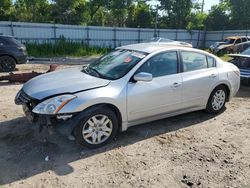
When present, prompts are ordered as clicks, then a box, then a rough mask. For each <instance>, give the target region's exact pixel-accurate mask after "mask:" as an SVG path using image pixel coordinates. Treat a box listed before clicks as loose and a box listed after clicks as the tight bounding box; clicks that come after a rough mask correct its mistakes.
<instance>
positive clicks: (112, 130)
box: [74, 107, 118, 149]
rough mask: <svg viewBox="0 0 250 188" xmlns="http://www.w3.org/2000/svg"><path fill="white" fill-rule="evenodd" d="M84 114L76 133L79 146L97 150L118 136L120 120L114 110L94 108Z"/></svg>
mask: <svg viewBox="0 0 250 188" xmlns="http://www.w3.org/2000/svg"><path fill="white" fill-rule="evenodd" d="M82 114H83V115H82V117H80V120H79V121H78V123H77V126H76V129H75V131H74V133H75V136H76V141H77V143H78V144H80V145H82V146H86V147H88V148H90V149H95V148H99V147H101V146H104V145H106V144H107V143H109V142H110V141H111V140H113V138H114V137H115V136H116V134H117V130H118V120H117V117H116V115H115V113H114V112H113V111H112V110H110V109H108V108H96V107H94V108H90V109H88V110H87V111H84V112H83V113H82ZM102 122H103V123H102Z"/></svg>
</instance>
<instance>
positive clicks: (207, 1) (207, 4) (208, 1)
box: [149, 0, 220, 12]
mask: <svg viewBox="0 0 250 188" xmlns="http://www.w3.org/2000/svg"><path fill="white" fill-rule="evenodd" d="M198 2H199V3H202V0H198ZM219 2H220V0H204V11H205V12H208V11H209V10H210V8H211V6H213V5H216V4H218V3H219ZM149 3H150V4H151V5H156V4H159V2H158V1H157V0H156V1H154V0H151V1H150V2H149Z"/></svg>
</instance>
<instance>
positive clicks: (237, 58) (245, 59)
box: [229, 47, 250, 84]
mask: <svg viewBox="0 0 250 188" xmlns="http://www.w3.org/2000/svg"><path fill="white" fill-rule="evenodd" d="M229 56H230V57H231V58H232V59H231V60H229V62H231V63H233V64H235V65H236V66H237V67H238V68H239V69H240V77H241V80H242V81H243V83H247V84H249V83H250V47H249V48H247V49H246V50H244V51H243V52H242V53H241V54H229Z"/></svg>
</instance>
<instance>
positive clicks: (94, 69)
mask: <svg viewBox="0 0 250 188" xmlns="http://www.w3.org/2000/svg"><path fill="white" fill-rule="evenodd" d="M146 55H147V54H146V53H144V52H138V51H132V50H125V49H118V50H115V51H113V52H111V53H109V54H107V55H105V56H103V57H101V58H100V59H98V60H97V61H95V62H94V63H91V64H90V65H89V66H87V67H86V68H84V69H83V72H85V73H87V74H90V75H92V76H96V77H100V78H104V79H110V80H116V79H119V78H121V77H123V76H124V75H125V74H127V73H128V72H129V71H130V70H131V69H132V68H133V67H134V66H135V65H136V64H137V63H138V62H140V61H141V60H142V59H143V58H144V57H146Z"/></svg>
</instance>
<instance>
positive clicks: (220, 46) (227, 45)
mask: <svg viewBox="0 0 250 188" xmlns="http://www.w3.org/2000/svg"><path fill="white" fill-rule="evenodd" d="M229 46H232V44H220V45H219V46H218V47H217V49H219V50H221V49H223V48H227V47H229Z"/></svg>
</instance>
